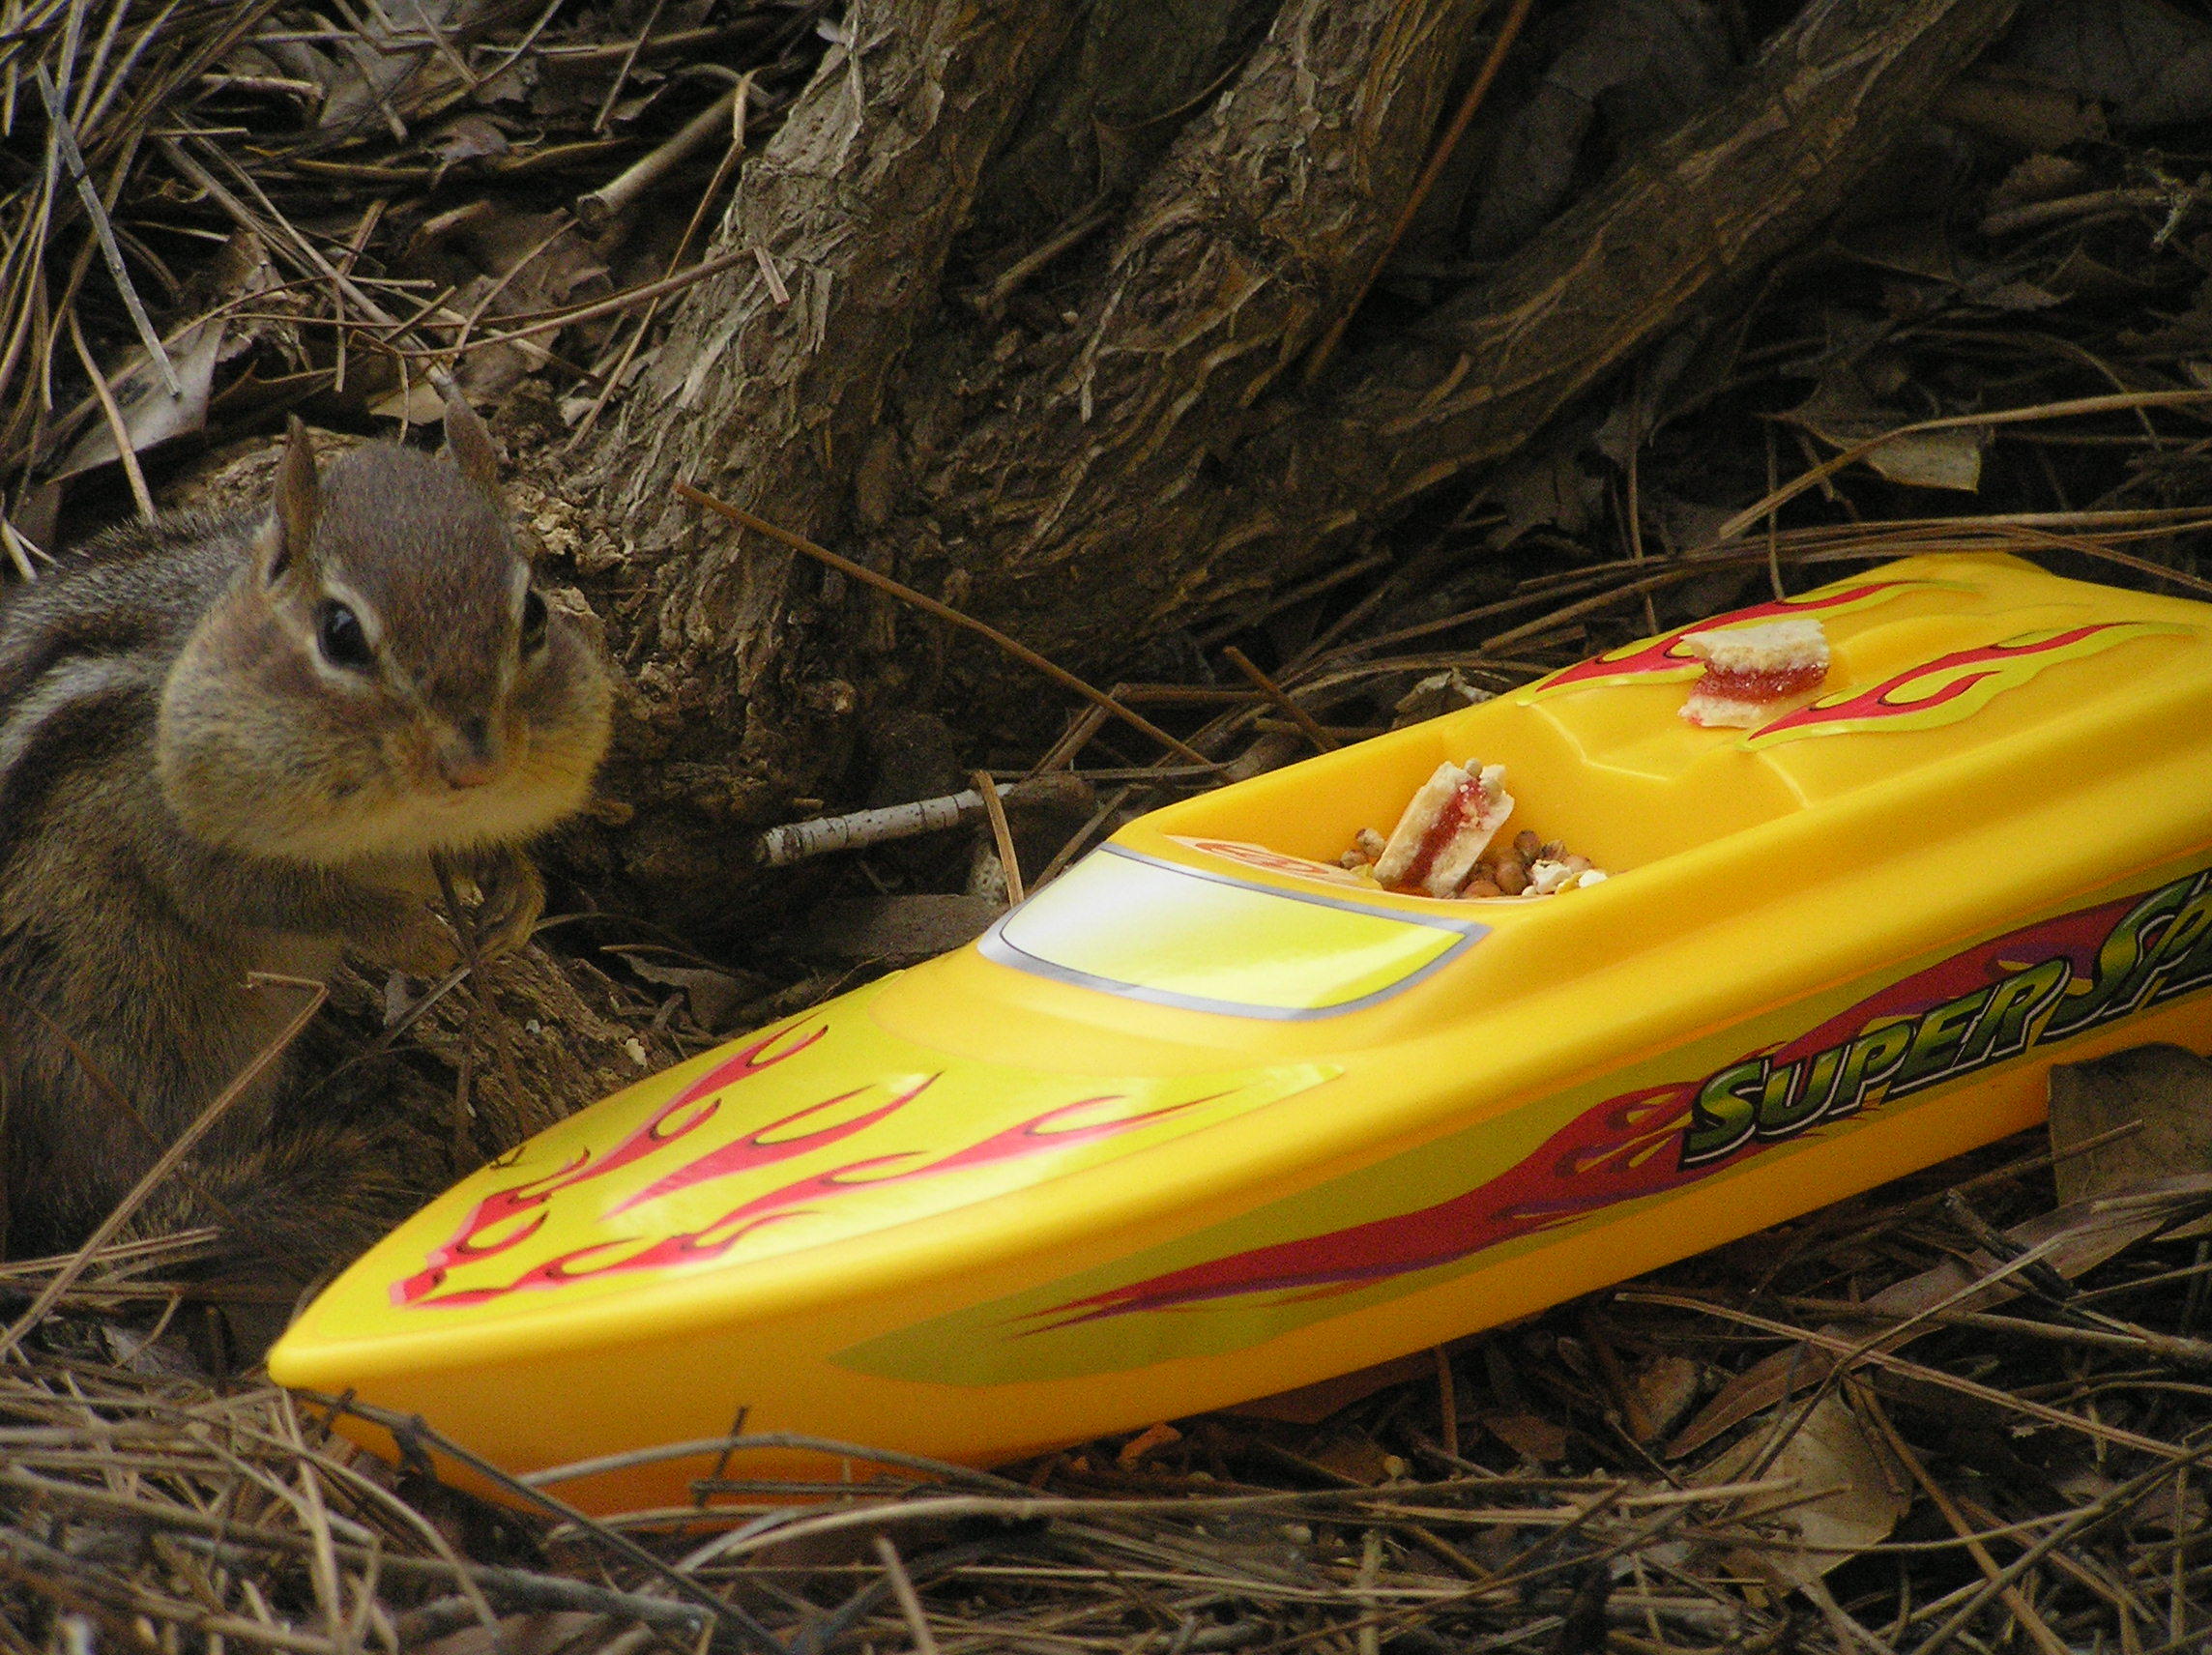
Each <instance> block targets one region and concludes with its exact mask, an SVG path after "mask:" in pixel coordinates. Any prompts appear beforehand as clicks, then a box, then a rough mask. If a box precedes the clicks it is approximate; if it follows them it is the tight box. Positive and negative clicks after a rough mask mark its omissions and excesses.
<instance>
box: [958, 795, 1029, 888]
mask: <svg viewBox="0 0 2212 1655" xmlns="http://www.w3.org/2000/svg"><path fill="white" fill-rule="evenodd" d="M969 779H971V780H972V781H974V782H975V794H976V797H977V798H981V799H982V801H983V810H984V813H985V814H986V815H988V816H989V817H990V819H991V838H992V840H993V841H994V842H995V843H996V844H997V846H998V848H999V870H1000V872H1001V873H1002V874H1003V875H1004V878H1005V882H1006V906H1007V907H1008V908H1014V907H1018V906H1019V905H1020V903H1021V900H1022V863H1021V858H1020V857H1017V856H1016V855H1015V854H1014V829H1013V827H1012V826H1011V825H1010V824H1009V823H1008V822H1007V821H1006V807H1005V805H1004V802H1002V801H1001V799H1000V797H999V789H998V784H997V783H995V782H993V781H992V780H991V776H990V772H989V771H987V770H976V771H975V772H973V774H972V775H971V776H970V778H969Z"/></svg>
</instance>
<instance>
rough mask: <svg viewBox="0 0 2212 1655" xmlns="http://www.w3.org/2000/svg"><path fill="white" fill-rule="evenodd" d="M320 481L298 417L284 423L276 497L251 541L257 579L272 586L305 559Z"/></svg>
mask: <svg viewBox="0 0 2212 1655" xmlns="http://www.w3.org/2000/svg"><path fill="white" fill-rule="evenodd" d="M322 509H323V485H322V479H321V478H320V477H318V476H317V475H316V472H315V450H313V449H312V448H311V447H309V446H308V443H307V429H306V426H305V425H302V424H301V423H300V419H299V416H298V415H296V414H295V415H293V416H291V417H290V418H288V419H287V420H286V421H284V458H283V459H282V460H281V461H280V462H279V463H278V465H277V495H276V499H275V500H274V501H273V502H272V503H271V508H270V512H269V521H268V522H267V523H266V524H264V525H263V526H262V530H261V533H260V534H259V535H258V536H257V537H255V540H254V554H255V556H256V558H257V559H258V561H259V563H260V565H261V578H262V580H263V581H264V582H266V583H269V584H272V585H274V584H275V583H276V582H277V581H278V580H280V579H282V578H283V575H284V571H285V570H286V569H288V568H290V567H291V566H293V564H295V563H296V562H299V561H300V560H302V559H304V558H306V555H307V548H308V547H309V546H311V545H312V544H313V543H314V538H315V519H316V518H317V517H319V516H320V515H321V514H322Z"/></svg>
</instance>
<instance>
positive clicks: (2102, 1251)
mask: <svg viewBox="0 0 2212 1655" xmlns="http://www.w3.org/2000/svg"><path fill="white" fill-rule="evenodd" d="M2133 1193H2135V1194H2139V1195H2142V1196H2144V1197H2145V1198H2146V1199H2145V1201H2143V1202H2140V1203H2130V1204H2129V1205H2125V1206H2121V1207H2115V1206H2114V1205H2112V1204H2111V1203H2110V1201H2109V1199H2108V1198H2105V1197H2099V1198H2096V1199H2093V1200H2089V1201H2081V1202H2070V1203H2068V1204H2067V1205H2064V1206H2060V1207H2057V1208H2055V1209H2054V1210H2052V1211H2051V1212H2046V1213H2039V1214H2037V1215H2036V1216H2035V1217H2033V1218H2030V1219H2026V1220H2023V1222H2021V1223H2019V1224H2016V1225H2014V1226H2013V1227H2012V1228H2011V1229H2009V1230H2007V1231H2005V1232H2004V1235H2005V1238H2006V1239H2007V1240H2009V1241H2012V1242H2015V1243H2017V1244H2018V1245H2019V1246H2021V1247H2023V1248H2034V1249H2036V1250H2037V1256H2038V1257H2039V1258H2040V1259H2041V1260H2042V1262H2043V1263H2047V1264H2049V1265H2050V1266H2051V1267H2052V1269H2054V1270H2056V1271H2057V1272H2058V1273H2059V1274H2060V1275H2062V1276H2064V1277H2066V1278H2067V1279H2068V1280H2072V1279H2073V1278H2074V1277H2076V1276H2080V1275H2081V1274H2083V1273H2085V1272H2087V1271H2089V1270H2092V1269H2094V1268H2096V1266H2097V1265H2099V1264H2101V1263H2104V1262H2105V1261H2106V1260H2108V1259H2110V1258H2113V1257H2115V1256H2116V1255H2117V1254H2119V1253H2121V1252H2123V1251H2125V1250H2126V1249H2127V1248H2129V1247H2131V1246H2133V1245H2134V1244H2135V1243H2136V1242H2138V1241H2139V1240H2141V1239H2143V1237H2145V1236H2147V1235H2152V1234H2157V1233H2158V1232H2159V1231H2160V1230H2162V1229H2164V1228H2165V1227H2166V1226H2167V1225H2168V1223H2169V1222H2171V1220H2172V1219H2173V1218H2174V1217H2175V1216H2177V1215H2178V1214H2179V1213H2182V1212H2185V1211H2188V1210H2191V1209H2193V1208H2195V1207H2197V1206H2200V1205H2203V1203H2204V1202H2205V1200H2206V1199H2207V1198H2212V1173H2207V1174H2197V1175H2191V1176H2183V1177H2173V1178H2161V1179H2160V1180H2159V1181H2158V1182H2157V1183H2156V1184H2153V1185H2150V1186H2148V1188H2147V1189H2145V1188H2140V1187H2139V1189H2138V1190H2137V1191H2135V1192H2133ZM2160 1197H2163V1198H2165V1199H2164V1200H2163V1201H2162V1200H2160V1199H2157V1198H2160ZM1995 1267H1996V1263H1995V1261H1994V1260H1992V1259H1990V1258H1988V1257H1986V1256H1985V1255H1983V1254H1980V1253H1976V1254H1972V1255H1970V1258H1969V1260H1961V1259H1955V1258H1954V1259H1946V1260H1945V1261H1944V1262H1943V1263H1940V1264H1938V1265H1936V1267H1935V1268H1934V1269H1932V1270H1924V1271H1922V1272H1921V1273H1920V1274H1919V1275H1917V1276H1910V1277H1907V1278H1906V1280H1904V1281H1902V1282H1899V1283H1897V1284H1896V1285H1895V1286H1893V1287H1889V1288H1885V1289H1883V1290H1882V1291H1881V1292H1877V1293H1876V1294H1874V1295H1873V1296H1872V1297H1870V1298H1869V1299H1868V1300H1867V1301H1866V1303H1867V1308H1868V1310H1870V1311H1872V1312H1875V1313H1877V1314H1879V1315H1881V1316H1886V1317H1898V1318H1904V1317H1909V1316H1912V1315H1915V1314H1917V1313H1918V1312H1920V1311H1924V1310H1929V1309H1933V1308H1934V1307H1935V1306H1936V1305H1939V1304H1944V1303H1946V1302H1951V1303H1952V1304H1953V1308H1955V1309H1961V1310H1986V1309H1988V1308H1989V1307H1990V1306H1991V1305H1994V1304H2002V1303H2003V1302H2004V1301H2005V1300H2007V1299H2010V1298H2015V1297H2017V1296H2018V1295H2019V1289H2018V1288H2016V1287H2014V1286H2013V1285H2012V1283H2011V1281H2010V1279H2009V1278H2007V1279H2006V1280H2004V1281H1999V1282H1994V1283H1992V1284H1991V1285H1990V1286H1988V1287H1987V1288H1984V1289H1983V1290H1982V1291H1981V1292H1973V1293H1966V1294H1965V1296H1964V1297H1960V1296H1958V1295H1960V1294H1961V1293H1962V1292H1964V1290H1965V1289H1967V1288H1970V1287H1972V1286H1973V1284H1974V1283H1975V1282H1976V1281H1977V1280H1979V1279H1980V1278H1981V1277H1982V1276H1984V1275H1986V1274H1988V1273H1989V1272H1990V1271H1991V1270H1994V1268H1995ZM1937 1325H1938V1324H1937V1323H1936V1322H1922V1323H1920V1324H1918V1325H1916V1326H1913V1327H1909V1328H1906V1329H1904V1330H1903V1331H1901V1332H1899V1333H1897V1334H1895V1335H1893V1336H1892V1337H1890V1338H1887V1339H1884V1340H1882V1341H1881V1342H1880V1343H1879V1345H1878V1346H1877V1349H1879V1350H1898V1349H1901V1348H1902V1347H1904V1346H1905V1345H1907V1344H1909V1343H1911V1341H1912V1340H1914V1339H1918V1338H1920V1337H1922V1336H1923V1335H1925V1334H1928V1333H1932V1332H1934V1331H1935V1330H1936V1326H1937ZM1821 1331H1822V1332H1825V1333H1830V1334H1834V1335H1835V1336H1837V1337H1839V1338H1844V1339H1851V1340H1859V1339H1864V1338H1865V1337H1866V1323H1864V1322H1858V1323H1853V1324H1852V1325H1849V1326H1842V1325H1830V1326H1828V1327H1825V1328H1823V1329H1821ZM1834 1366H1835V1363H1834V1358H1833V1357H1831V1356H1830V1355H1829V1354H1828V1353H1827V1352H1825V1351H1822V1350H1813V1349H1811V1348H1809V1347H1807V1346H1803V1345H1791V1346H1786V1347H1785V1348H1783V1349H1782V1350H1777V1351H1775V1352H1773V1353H1772V1354H1771V1355H1769V1356H1767V1357H1765V1358H1764V1359H1763V1360H1761V1361H1760V1362H1757V1363H1755V1364H1753V1365H1752V1366H1751V1367H1749V1368H1747V1369H1745V1370H1744V1371H1743V1372H1742V1373H1740V1374H1738V1375H1737V1376H1736V1377H1735V1378H1734V1379H1732V1380H1730V1381H1729V1383H1728V1384H1726V1385H1725V1386H1723V1387H1722V1388H1721V1392H1720V1394H1719V1395H1718V1396H1716V1397H1714V1398H1713V1400H1712V1401H1711V1402H1709V1403H1707V1404H1706V1405H1705V1407H1704V1409H1703V1412H1701V1413H1700V1414H1699V1415H1698V1416H1697V1418H1695V1419H1693V1420H1692V1421H1690V1423H1689V1425H1688V1426H1687V1427H1686V1428H1685V1429H1684V1430H1683V1432H1682V1434H1681V1435H1680V1436H1679V1437H1675V1438H1674V1441H1673V1442H1670V1443H1669V1444H1668V1445H1667V1452H1668V1453H1669V1454H1671V1455H1676V1456H1679V1455H1683V1454H1690V1453H1694V1452H1696V1451H1697V1450H1698V1449H1699V1448H1701V1447H1703V1445H1704V1444H1705V1443H1707V1442H1710V1441H1711V1440H1712V1439H1713V1438H1714V1437H1718V1436H1719V1435H1720V1434H1721V1433H1722V1432H1724V1431H1727V1430H1729V1429H1730V1428H1731V1427H1732V1426H1736V1425H1740V1424H1742V1423H1743V1422H1744V1421H1745V1420H1747V1419H1749V1418H1750V1417H1751V1416H1752V1415H1753V1414H1755V1413H1758V1412H1760V1411H1761V1409H1762V1408H1771V1407H1772V1406H1773V1405H1774V1404H1776V1403H1778V1402H1780V1401H1782V1400H1783V1399H1784V1398H1785V1397H1788V1396H1789V1395H1790V1393H1791V1392H1793V1391H1800V1390H1804V1389H1806V1388H1807V1387H1809V1386H1811V1385H1815V1384H1818V1383H1819V1382H1820V1381H1821V1380H1822V1379H1826V1378H1827V1377H1828V1375H1829V1373H1830V1372H1831V1371H1832V1370H1833V1368H1834Z"/></svg>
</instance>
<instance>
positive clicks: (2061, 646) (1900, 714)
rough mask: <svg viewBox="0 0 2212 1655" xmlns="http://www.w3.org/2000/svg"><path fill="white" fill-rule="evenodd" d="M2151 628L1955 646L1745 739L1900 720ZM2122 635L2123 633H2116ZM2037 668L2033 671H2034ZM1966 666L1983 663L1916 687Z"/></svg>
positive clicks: (2083, 630) (2092, 628)
mask: <svg viewBox="0 0 2212 1655" xmlns="http://www.w3.org/2000/svg"><path fill="white" fill-rule="evenodd" d="M2144 630H2145V628H2144V627H2143V626H2142V624H2140V623H2139V622H2124V621H2105V622H2099V623H2096V624H2092V625H2085V626H2075V627H2072V628H2070V629H2068V630H2066V631H2063V632H2054V633H2052V635H2051V636H2049V637H2043V638H2036V637H2029V638H2007V639H2003V640H2001V641H1999V642H1997V643H1994V644H1987V645H1984V646H1983V647H1981V648H1979V649H1972V650H1955V651H1953V652H1952V653H1950V654H1947V655H1938V656H1936V659H1934V660H1932V661H1923V662H1921V663H1920V665H1918V666H1914V667H1907V668H1906V669H1905V671H1903V672H1901V673H1898V674H1896V675H1895V676H1894V677H1891V678H1886V679H1884V680H1882V682H1879V683H1877V684H1874V685H1871V686H1870V687H1868V688H1866V689H1862V690H1857V691H1854V692H1853V693H1851V694H1849V695H1843V696H1827V697H1823V698H1822V699H1820V700H1819V701H1816V702H1814V703H1813V704H1812V705H1811V706H1809V707H1800V708H1798V709H1797V710H1796V711H1793V712H1787V713H1784V714H1783V715H1782V716H1781V717H1780V718H1777V719H1775V720H1773V721H1772V722H1771V723H1768V724H1762V725H1761V726H1760V728H1759V729H1757V730H1755V731H1753V732H1752V733H1751V735H1749V736H1747V737H1745V738H1744V744H1745V745H1746V746H1755V747H1756V746H1764V745H1765V744H1767V743H1768V742H1769V741H1774V740H1787V739H1789V738H1790V737H1793V736H1805V735H1817V734H1820V733H1823V732H1825V731H1827V730H1830V729H1844V728H1863V727H1864V725H1865V724H1866V723H1867V722H1868V721H1870V720H1877V719H1878V720H1882V721H1884V722H1897V721H1900V720H1913V719H1916V715H1920V714H1926V713H1932V712H1936V711H1938V710H1939V709H1942V708H1944V707H1946V706H1948V705H1949V704H1950V703H1952V702H1955V701H1957V700H1958V699H1959V698H1960V697H1962V696H1965V695H1968V694H1971V693H1973V692H1974V691H1976V690H1977V689H1982V688H1984V686H1985V685H1986V686H1988V688H1987V692H1988V693H1991V694H1994V693H1995V692H1996V691H1997V690H2000V689H2002V688H2005V687H2008V685H2007V684H2005V683H2003V682H1998V683H1994V684H1993V683H1991V682H1990V681H1992V680H2000V681H2001V680H2005V679H2006V678H2007V677H2008V674H2009V672H2010V669H2013V668H2015V667H2016V666H2017V665H2019V664H2021V663H2033V666H2041V665H2043V664H2045V662H2046V660H2047V659H2049V658H2051V657H2059V658H2063V657H2065V656H2067V655H2069V654H2072V653H2080V652H2079V651H2077V649H2076V646H2078V645H2081V644H2083V643H2086V642H2089V641H2091V640H2097V643H2096V645H2095V647H2096V648H2102V647H2104V645H2105V644H2107V643H2120V642H2125V641H2126V640H2127V639H2128V638H2131V637H2137V636H2140V635H2141V634H2142V633H2143V632H2144ZM2115 632H2116V633H2118V634H2119V636H2118V637H2112V636H2110V634H2113V633H2115ZM2033 666H2031V668H2030V670H2031V671H2032V670H2033ZM1962 667H1980V668H1982V669H1984V670H1982V671H1979V672H1962V673H1960V675H1959V676H1958V677H1957V678H1955V679H1953V680H1951V681H1950V682H1947V683H1943V684H1941V685H1939V686H1938V687H1937V688H1936V689H1934V690H1932V691H1930V692H1929V693H1928V694H1925V695H1914V694H1913V693H1912V692H1913V690H1914V689H1915V688H1916V687H1918V686H1919V685H1922V684H1925V683H1927V682H1929V681H1930V680H1932V679H1935V678H1936V677H1937V676H1938V675H1940V674H1942V673H1946V672H1950V671H1953V670H1954V669H1957V668H1962ZM1967 711H1972V709H1962V710H1960V711H1955V712H1953V713H1951V714H1949V715H1948V716H1940V717H1936V718H1930V719H1927V720H1926V722H1928V723H1931V724H1944V723H1949V722H1951V721H1952V719H1953V718H1957V717H1963V716H1964V715H1965V712H1967Z"/></svg>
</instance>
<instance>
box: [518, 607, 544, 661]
mask: <svg viewBox="0 0 2212 1655" xmlns="http://www.w3.org/2000/svg"><path fill="white" fill-rule="evenodd" d="M544 647H545V599H543V598H542V597H540V596H538V594H537V593H536V592H528V593H525V594H524V595H523V598H522V653H524V654H526V655H535V654H536V653H538V651H539V650H542V649H543V648H544Z"/></svg>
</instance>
